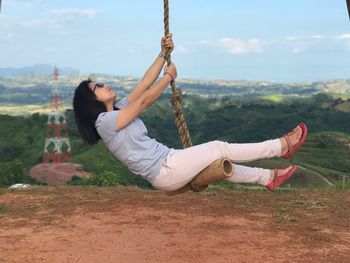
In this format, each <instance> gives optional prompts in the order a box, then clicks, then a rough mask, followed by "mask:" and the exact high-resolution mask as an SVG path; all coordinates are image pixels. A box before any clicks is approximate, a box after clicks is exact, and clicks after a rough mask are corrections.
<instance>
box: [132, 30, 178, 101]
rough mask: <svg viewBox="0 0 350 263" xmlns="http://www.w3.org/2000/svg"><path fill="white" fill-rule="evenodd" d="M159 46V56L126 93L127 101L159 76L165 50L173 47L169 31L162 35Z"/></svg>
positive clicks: (142, 91) (139, 94)
mask: <svg viewBox="0 0 350 263" xmlns="http://www.w3.org/2000/svg"><path fill="white" fill-rule="evenodd" d="M161 47H162V51H161V52H160V54H159V56H158V57H157V58H156V59H155V61H154V62H153V63H152V65H151V66H150V67H149V68H148V69H147V71H146V73H145V74H144V76H143V77H142V79H141V80H140V82H139V83H138V84H137V85H136V86H135V87H134V89H133V90H132V91H131V92H130V93H129V95H128V97H127V98H128V102H129V103H132V102H133V101H135V100H136V99H137V98H138V97H139V96H141V95H142V94H143V93H144V92H145V91H146V90H147V89H148V88H150V87H151V86H152V84H153V83H154V82H155V81H156V79H157V78H158V77H159V74H160V72H161V70H162V68H163V66H164V63H165V52H166V51H167V50H168V49H169V50H170V52H171V51H173V49H174V44H173V40H172V34H171V33H170V34H169V35H168V36H167V37H166V38H165V37H163V38H162V39H161Z"/></svg>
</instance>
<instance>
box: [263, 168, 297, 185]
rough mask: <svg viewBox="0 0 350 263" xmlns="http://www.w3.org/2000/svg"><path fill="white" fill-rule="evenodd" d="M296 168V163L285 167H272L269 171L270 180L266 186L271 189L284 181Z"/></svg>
mask: <svg viewBox="0 0 350 263" xmlns="http://www.w3.org/2000/svg"><path fill="white" fill-rule="evenodd" d="M296 170H297V166H296V165H291V166H289V167H287V168H285V169H274V170H271V172H270V180H269V183H268V184H267V185H266V188H267V189H269V190H270V191H273V190H274V189H276V188H277V187H278V186H280V185H281V184H282V183H284V182H285V181H286V180H287V179H288V178H289V177H291V176H292V175H293V174H294V173H295V171H296Z"/></svg>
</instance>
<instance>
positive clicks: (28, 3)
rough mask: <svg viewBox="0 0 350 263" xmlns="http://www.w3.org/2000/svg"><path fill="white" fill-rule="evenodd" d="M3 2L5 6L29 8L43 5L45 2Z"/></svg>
mask: <svg viewBox="0 0 350 263" xmlns="http://www.w3.org/2000/svg"><path fill="white" fill-rule="evenodd" d="M0 2H1V1H0ZM3 2H4V3H3V4H4V5H13V6H24V7H29V6H33V5H38V4H41V3H42V2H43V0H9V1H3Z"/></svg>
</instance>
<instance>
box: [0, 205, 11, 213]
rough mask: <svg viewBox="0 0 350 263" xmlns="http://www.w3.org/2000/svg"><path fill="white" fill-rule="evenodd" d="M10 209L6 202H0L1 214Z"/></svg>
mask: <svg viewBox="0 0 350 263" xmlns="http://www.w3.org/2000/svg"><path fill="white" fill-rule="evenodd" d="M8 211H9V207H8V206H7V205H6V204H3V203H0V214H5V213H7V212H8Z"/></svg>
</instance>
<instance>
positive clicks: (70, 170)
mask: <svg viewBox="0 0 350 263" xmlns="http://www.w3.org/2000/svg"><path fill="white" fill-rule="evenodd" d="M28 176H30V177H32V178H34V179H36V180H37V181H38V182H42V183H46V184H48V185H64V184H65V183H66V182H68V181H69V180H71V179H72V177H73V176H77V177H90V176H91V174H90V173H88V172H85V171H84V167H83V165H81V164H77V163H60V164H55V163H40V164H37V165H35V166H33V167H32V168H31V169H30V170H29V172H28Z"/></svg>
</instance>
